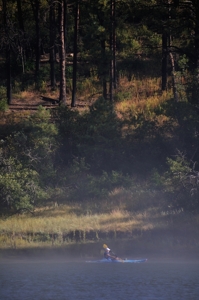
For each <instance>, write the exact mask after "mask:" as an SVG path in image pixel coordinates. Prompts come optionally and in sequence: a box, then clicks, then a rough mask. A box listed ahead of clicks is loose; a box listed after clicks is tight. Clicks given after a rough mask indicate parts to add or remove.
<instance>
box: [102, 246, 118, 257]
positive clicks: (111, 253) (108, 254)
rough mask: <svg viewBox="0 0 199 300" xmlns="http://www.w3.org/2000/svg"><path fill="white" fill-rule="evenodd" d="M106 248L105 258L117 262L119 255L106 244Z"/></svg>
mask: <svg viewBox="0 0 199 300" xmlns="http://www.w3.org/2000/svg"><path fill="white" fill-rule="evenodd" d="M103 248H104V250H105V251H104V258H106V259H112V260H117V259H118V257H117V255H116V254H115V253H114V252H113V251H112V250H111V249H110V248H108V246H107V245H106V244H104V245H103Z"/></svg>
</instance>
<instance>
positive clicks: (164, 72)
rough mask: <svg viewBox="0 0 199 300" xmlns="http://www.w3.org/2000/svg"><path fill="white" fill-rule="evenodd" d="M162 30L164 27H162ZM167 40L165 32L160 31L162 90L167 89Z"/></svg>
mask: <svg viewBox="0 0 199 300" xmlns="http://www.w3.org/2000/svg"><path fill="white" fill-rule="evenodd" d="M163 30H164V29H163ZM167 40H168V35H167V33H166V32H163V33H162V91H166V89H167V52H168V49H167Z"/></svg>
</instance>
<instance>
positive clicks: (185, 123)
mask: <svg viewBox="0 0 199 300" xmlns="http://www.w3.org/2000/svg"><path fill="white" fill-rule="evenodd" d="M0 15H1V18H0V41H1V43H0V68H1V72H0V191H1V193H0V212H1V214H0V245H1V248H2V247H3V248H5V247H11V248H16V247H26V245H27V244H29V246H30V245H31V246H33V244H35V245H36V244H37V243H39V242H43V243H44V242H46V243H49V244H51V245H55V244H59V245H62V244H64V243H69V242H70V241H74V240H75V241H79V240H81V241H85V240H86V239H89V240H95V241H96V240H97V241H98V240H100V239H101V238H105V237H107V236H108V237H110V236H116V235H117V236H118V235H119V234H123V233H124V234H126V232H128V233H129V232H131V234H132V232H135V231H136V232H139V233H140V232H142V233H143V231H146V232H147V231H151V230H156V229H157V228H158V229H160V228H161V229H162V228H165V226H170V225H171V224H172V226H174V224H175V226H176V227H175V228H177V229H179V228H181V231H182V232H183V230H184V227H182V223H183V224H184V226H185V227H186V229H187V228H188V227H189V226H190V227H191V226H193V227H194V228H195V230H197V229H196V227H197V225H198V222H199V217H198V212H199V191H198V189H199V168H198V162H199V121H198V114H199V2H198V1H197V0H190V1H189V0H182V1H180V0H178V1H176V0H147V1H146V0H98V1H94V0H90V1H89V0H84V1H83V0H74V1H71V0H58V1H54V0H0ZM19 103H20V105H19ZM30 103H31V104H30ZM29 104H30V105H29ZM28 105H29V108H27V107H28ZM35 108H36V109H35ZM155 217H156V218H155ZM165 224H167V225H165ZM169 228H170V227H169ZM173 228H174V227H173ZM197 233H198V232H197ZM178 240H179V239H178ZM179 243H180V242H179ZM193 243H195V244H197V245H198V241H197V240H196V239H195V238H194V242H193ZM37 245H38V244H37Z"/></svg>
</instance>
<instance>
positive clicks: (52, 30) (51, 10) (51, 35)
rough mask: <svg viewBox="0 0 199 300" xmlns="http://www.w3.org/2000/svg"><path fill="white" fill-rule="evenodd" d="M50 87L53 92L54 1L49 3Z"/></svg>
mask: <svg viewBox="0 0 199 300" xmlns="http://www.w3.org/2000/svg"><path fill="white" fill-rule="evenodd" d="M49 18H50V85H51V89H52V90H55V87H56V79H55V62H56V54H55V4H54V0H51V1H50V16H49Z"/></svg>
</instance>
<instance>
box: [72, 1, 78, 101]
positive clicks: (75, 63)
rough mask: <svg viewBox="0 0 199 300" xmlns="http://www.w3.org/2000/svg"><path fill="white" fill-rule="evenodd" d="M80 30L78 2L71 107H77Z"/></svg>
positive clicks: (76, 4)
mask: <svg viewBox="0 0 199 300" xmlns="http://www.w3.org/2000/svg"><path fill="white" fill-rule="evenodd" d="M78 28H79V0H76V3H75V26H74V44H73V91H72V102H71V107H75V106H76V91H77V46H78Z"/></svg>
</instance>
